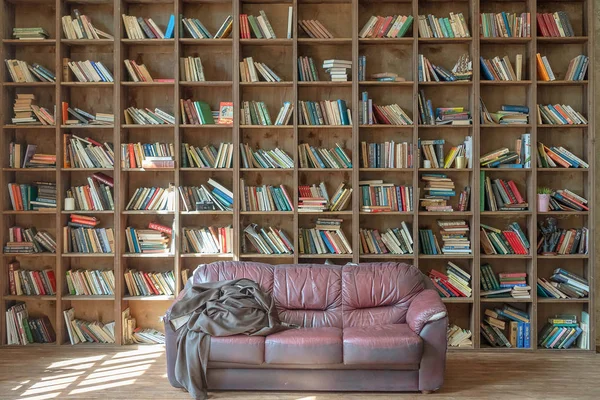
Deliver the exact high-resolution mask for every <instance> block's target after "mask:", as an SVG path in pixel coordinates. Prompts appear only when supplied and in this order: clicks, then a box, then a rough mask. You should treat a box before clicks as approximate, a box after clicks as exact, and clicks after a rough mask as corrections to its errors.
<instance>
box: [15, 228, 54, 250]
mask: <svg viewBox="0 0 600 400" xmlns="http://www.w3.org/2000/svg"><path fill="white" fill-rule="evenodd" d="M4 252H5V253H7V254H31V253H46V252H50V253H56V240H55V239H54V238H53V237H52V236H51V235H50V234H49V233H48V232H44V231H39V232H38V230H37V229H36V228H35V227H31V228H21V227H18V226H13V227H11V228H8V242H7V243H6V245H5V246H4Z"/></svg>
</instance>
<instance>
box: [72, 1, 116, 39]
mask: <svg viewBox="0 0 600 400" xmlns="http://www.w3.org/2000/svg"><path fill="white" fill-rule="evenodd" d="M61 25H62V30H63V34H64V37H65V39H70V40H78V39H87V40H97V39H114V37H113V36H112V35H110V34H108V33H106V32H104V31H101V30H100V29H98V28H96V27H95V26H94V25H93V24H92V19H91V18H90V17H88V16H87V15H84V14H81V13H80V12H79V10H78V9H77V8H74V9H73V11H72V13H71V15H65V16H63V17H62V18H61Z"/></svg>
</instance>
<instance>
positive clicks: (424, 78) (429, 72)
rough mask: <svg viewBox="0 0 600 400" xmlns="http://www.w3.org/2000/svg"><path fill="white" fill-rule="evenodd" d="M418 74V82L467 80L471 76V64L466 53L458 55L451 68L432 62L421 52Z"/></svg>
mask: <svg viewBox="0 0 600 400" xmlns="http://www.w3.org/2000/svg"><path fill="white" fill-rule="evenodd" d="M418 75H419V82H454V81H468V80H471V79H472V78H473V64H472V62H471V59H470V56H469V54H468V53H467V54H462V55H460V56H459V58H458V60H457V61H456V64H454V67H452V68H451V69H446V68H444V67H443V66H441V65H439V64H434V63H432V62H431V61H430V60H429V59H428V58H427V57H425V56H424V55H423V54H419V61H418Z"/></svg>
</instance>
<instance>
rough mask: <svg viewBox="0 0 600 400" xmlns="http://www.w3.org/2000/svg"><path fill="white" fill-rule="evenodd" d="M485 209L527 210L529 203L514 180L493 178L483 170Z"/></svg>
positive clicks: (482, 186) (482, 188) (482, 187)
mask: <svg viewBox="0 0 600 400" xmlns="http://www.w3.org/2000/svg"><path fill="white" fill-rule="evenodd" d="M481 177H482V181H481V182H482V185H481V190H482V191H484V199H485V201H484V211H527V210H528V209H529V204H528V203H527V201H526V200H525V199H524V198H523V196H521V192H519V188H518V187H517V184H516V183H515V181H513V180H509V181H506V180H504V179H500V178H498V179H494V180H493V181H492V179H491V178H490V177H489V176H485V171H481Z"/></svg>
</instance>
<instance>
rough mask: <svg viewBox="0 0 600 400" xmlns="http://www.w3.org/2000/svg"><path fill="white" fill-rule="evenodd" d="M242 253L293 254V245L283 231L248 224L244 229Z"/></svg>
mask: <svg viewBox="0 0 600 400" xmlns="http://www.w3.org/2000/svg"><path fill="white" fill-rule="evenodd" d="M244 238H245V240H243V242H242V253H244V254H250V253H251V252H256V253H258V254H293V253H294V245H293V243H292V241H291V240H290V239H289V237H288V235H287V234H286V233H285V231H284V230H283V229H279V228H273V227H264V228H263V227H260V226H258V225H257V224H249V225H247V226H246V228H244Z"/></svg>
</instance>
